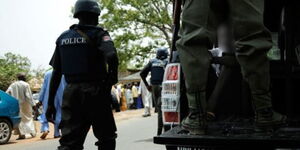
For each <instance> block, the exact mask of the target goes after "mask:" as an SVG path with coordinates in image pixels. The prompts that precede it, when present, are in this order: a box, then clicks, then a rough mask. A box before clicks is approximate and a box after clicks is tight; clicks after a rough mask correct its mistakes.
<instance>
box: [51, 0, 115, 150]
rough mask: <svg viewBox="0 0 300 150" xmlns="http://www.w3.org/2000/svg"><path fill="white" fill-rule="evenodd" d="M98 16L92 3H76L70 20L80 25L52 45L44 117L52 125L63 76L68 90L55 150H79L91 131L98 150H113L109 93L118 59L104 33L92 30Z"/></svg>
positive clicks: (103, 31) (95, 25) (112, 121)
mask: <svg viewBox="0 0 300 150" xmlns="http://www.w3.org/2000/svg"><path fill="white" fill-rule="evenodd" d="M99 15H100V8H99V5H98V3H97V2H96V1H95V0H78V1H77V2H76V4H75V12H74V18H78V19H79V24H75V25H72V26H71V27H70V29H69V30H67V31H65V32H64V33H62V34H61V35H60V36H59V38H58V39H57V41H56V49H55V52H54V54H53V57H52V59H51V62H50V65H51V66H52V67H53V69H54V70H53V75H52V78H51V83H50V93H49V103H48V109H47V112H46V116H47V119H48V120H49V121H53V119H54V116H55V108H54V97H55V91H56V89H57V87H58V85H59V83H60V79H61V76H62V74H63V75H64V76H65V79H66V81H67V83H68V85H67V86H66V88H65V91H64V96H63V103H62V120H61V129H62V137H61V139H60V141H59V142H60V146H59V147H58V149H59V150H82V149H83V144H84V141H85V138H86V135H87V133H88V131H89V129H90V126H92V127H93V132H94V135H95V137H96V138H97V139H98V142H96V145H97V146H98V149H99V150H114V149H115V145H116V143H115V138H116V137H117V134H116V125H115V121H114V118H113V114H112V110H111V95H110V90H111V87H112V85H113V84H115V83H116V82H117V80H118V79H117V73H118V72H117V68H118V58H117V53H116V49H115V47H114V44H113V42H112V40H111V38H110V36H109V34H108V32H107V31H105V30H103V29H102V28H101V27H97V25H98V17H99Z"/></svg>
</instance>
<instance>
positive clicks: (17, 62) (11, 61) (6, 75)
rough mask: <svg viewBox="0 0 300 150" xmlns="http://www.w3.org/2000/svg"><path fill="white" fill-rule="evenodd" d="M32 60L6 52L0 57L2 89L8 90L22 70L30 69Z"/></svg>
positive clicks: (0, 87)
mask: <svg viewBox="0 0 300 150" xmlns="http://www.w3.org/2000/svg"><path fill="white" fill-rule="evenodd" d="M30 66H31V63H30V60H29V59H28V58H27V57H23V56H21V55H17V54H13V53H6V54H4V57H2V58H0V89H1V90H6V89H7V88H8V86H9V85H10V84H11V83H12V82H13V81H14V80H16V75H17V74H18V73H20V72H24V73H26V74H28V73H29V71H30Z"/></svg>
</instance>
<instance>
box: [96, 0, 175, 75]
mask: <svg viewBox="0 0 300 150" xmlns="http://www.w3.org/2000/svg"><path fill="white" fill-rule="evenodd" d="M99 1H100V4H101V6H102V9H103V11H102V15H101V19H100V21H101V24H102V26H103V27H105V28H106V29H108V31H111V32H110V33H111V35H112V37H113V39H114V42H115V46H116V48H117V50H118V55H119V60H120V69H121V70H126V69H127V67H128V66H132V67H136V68H139V67H141V66H142V65H143V63H144V61H145V59H147V58H149V57H150V55H151V53H153V52H152V50H153V49H154V48H157V47H161V46H168V47H170V46H171V33H172V21H171V20H172V17H171V14H172V13H171V12H172V1H171V0H99ZM132 64H134V65H132Z"/></svg>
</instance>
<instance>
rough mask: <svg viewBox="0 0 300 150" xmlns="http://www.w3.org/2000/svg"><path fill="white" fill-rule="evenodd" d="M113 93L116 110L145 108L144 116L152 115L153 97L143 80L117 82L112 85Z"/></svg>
mask: <svg viewBox="0 0 300 150" xmlns="http://www.w3.org/2000/svg"><path fill="white" fill-rule="evenodd" d="M111 93H112V100H113V108H114V109H115V110H116V112H119V111H126V110H134V109H140V108H145V113H144V114H143V115H142V116H143V117H148V116H151V113H150V109H151V107H152V106H153V103H152V97H151V93H150V92H149V91H148V89H147V88H145V84H144V83H143V81H140V82H131V83H127V84H122V83H120V84H117V85H115V86H113V87H112V92H111ZM149 101H151V102H149Z"/></svg>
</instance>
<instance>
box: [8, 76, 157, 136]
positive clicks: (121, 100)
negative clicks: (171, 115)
mask: <svg viewBox="0 0 300 150" xmlns="http://www.w3.org/2000/svg"><path fill="white" fill-rule="evenodd" d="M51 75H52V70H49V71H47V72H46V73H45V76H44V82H43V85H42V87H41V89H40V91H39V92H38V97H37V101H35V99H34V97H33V92H32V91H31V88H30V85H29V84H28V83H27V82H26V75H25V74H24V73H19V74H18V75H17V81H15V82H14V83H12V84H11V85H10V86H9V88H8V89H7V91H6V92H7V93H8V94H10V95H11V96H13V97H15V98H16V99H18V100H19V106H20V107H19V108H20V116H21V123H20V124H19V126H18V128H17V129H16V130H15V133H14V134H15V135H18V136H19V137H18V138H17V139H18V140H22V139H25V138H26V135H31V136H32V137H35V136H36V135H37V133H36V127H35V124H34V120H35V119H37V120H38V121H39V122H40V124H41V128H40V132H41V133H42V134H41V136H40V138H41V139H46V138H47V136H48V134H49V132H50V129H49V122H48V120H47V118H46V110H47V106H48V98H49V86H50V79H51ZM148 79H149V78H148ZM66 85H67V83H66V81H65V79H64V77H62V80H61V83H60V85H59V88H58V90H57V93H56V97H55V108H56V116H55V120H53V122H51V123H53V124H54V138H59V137H61V132H60V130H59V124H60V121H61V106H62V99H63V91H64V88H65V86H66ZM111 96H112V108H113V109H115V111H116V112H120V111H126V110H134V109H141V108H145V112H144V114H143V115H142V116H143V117H148V116H151V108H152V107H153V103H152V96H151V92H149V91H148V89H147V87H146V86H145V84H144V82H143V81H142V80H141V81H140V82H131V83H127V84H121V83H119V84H116V85H114V86H113V87H112V90H111ZM34 116H36V117H34ZM34 118H35V119H34Z"/></svg>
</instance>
